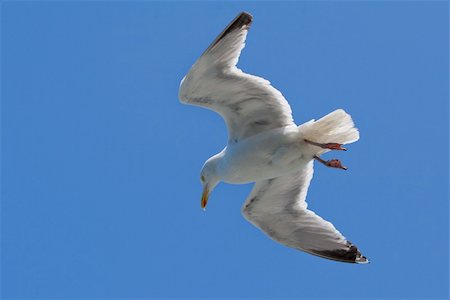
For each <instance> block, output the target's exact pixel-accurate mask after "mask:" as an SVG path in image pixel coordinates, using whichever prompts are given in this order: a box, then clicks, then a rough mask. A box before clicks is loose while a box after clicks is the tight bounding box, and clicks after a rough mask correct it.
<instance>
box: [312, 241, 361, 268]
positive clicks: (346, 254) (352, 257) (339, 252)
mask: <svg viewBox="0 0 450 300" xmlns="http://www.w3.org/2000/svg"><path fill="white" fill-rule="evenodd" d="M347 246H348V247H349V248H348V249H345V250H344V249H336V250H311V251H310V252H311V253H312V254H315V255H317V256H321V257H324V258H328V259H331V260H336V261H340V262H346V263H357V264H367V263H369V259H367V257H365V256H363V255H362V254H361V252H360V251H359V249H358V248H357V247H356V246H355V245H353V244H352V243H350V242H347Z"/></svg>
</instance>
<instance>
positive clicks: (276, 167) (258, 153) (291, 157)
mask: <svg viewBox="0 0 450 300" xmlns="http://www.w3.org/2000/svg"><path fill="white" fill-rule="evenodd" d="M303 145H304V143H303V142H302V140H301V139H299V136H298V134H297V131H295V130H275V131H271V132H268V133H267V134H260V135H258V136H255V137H254V138H249V139H246V140H243V141H241V142H238V143H235V144H232V145H228V146H227V148H226V150H225V153H224V154H225V155H224V157H223V160H222V166H221V170H222V172H221V173H222V174H221V175H222V176H221V177H222V180H223V181H225V182H228V183H235V184H240V183H249V182H255V181H259V180H264V179H269V178H274V177H279V176H281V175H284V174H286V173H290V172H292V171H294V170H296V169H298V168H301V167H302V166H304V165H305V164H306V163H308V162H309V161H310V160H311V159H312V156H311V155H310V154H308V153H306V152H305V151H304V150H305V149H306V148H304V147H303Z"/></svg>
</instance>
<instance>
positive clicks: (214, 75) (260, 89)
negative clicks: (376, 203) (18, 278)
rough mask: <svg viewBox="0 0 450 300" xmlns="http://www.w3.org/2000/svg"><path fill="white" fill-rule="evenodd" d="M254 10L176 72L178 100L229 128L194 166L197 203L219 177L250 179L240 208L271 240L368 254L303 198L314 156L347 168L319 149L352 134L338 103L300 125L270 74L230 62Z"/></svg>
mask: <svg viewBox="0 0 450 300" xmlns="http://www.w3.org/2000/svg"><path fill="white" fill-rule="evenodd" d="M252 20H253V17H252V16H251V15H250V14H248V13H246V12H242V13H240V14H239V15H238V16H237V17H236V18H235V19H234V20H233V21H232V22H231V23H230V24H229V25H228V26H227V27H226V28H225V30H224V31H223V32H222V33H221V34H220V35H219V36H218V37H217V38H216V39H215V40H214V41H213V42H212V44H211V45H210V46H209V47H208V48H207V49H206V50H205V52H204V53H203V54H202V55H201V56H200V58H199V59H198V60H197V61H196V62H195V64H194V65H193V66H192V67H191V69H190V70H189V72H188V73H187V75H186V76H185V77H184V78H183V79H182V81H181V83H180V89H179V98H180V101H181V102H182V103H184V104H190V105H196V106H201V107H205V108H208V109H210V110H213V111H215V112H217V113H219V114H220V115H221V116H222V117H223V118H224V120H225V122H226V124H227V128H228V143H227V145H226V147H225V148H224V149H223V150H222V151H221V152H220V153H218V154H216V155H214V156H212V157H211V158H209V159H208V160H207V161H206V162H205V164H204V165H203V168H202V170H201V175H200V181H201V183H202V185H203V194H202V198H201V207H202V208H205V207H206V204H207V202H208V198H209V195H210V193H211V191H212V190H213V189H214V188H215V187H216V186H217V184H218V183H219V182H221V181H223V182H226V183H232V184H243V183H251V182H255V185H254V187H253V190H252V191H251V193H250V195H249V196H248V198H247V200H246V201H245V203H244V205H243V206H242V214H243V215H244V217H245V218H246V219H247V220H248V221H249V222H251V223H252V224H253V225H255V226H256V227H258V228H259V229H261V230H262V231H263V232H265V233H266V234H267V235H268V236H269V237H271V238H272V239H273V240H275V241H277V242H279V243H281V244H284V245H286V246H288V247H292V248H295V249H298V250H301V251H305V252H307V253H310V254H313V255H317V256H320V257H324V258H327V259H332V260H336V261H341V262H348V263H367V262H368V259H367V258H366V257H365V256H363V255H362V254H361V252H360V250H359V249H358V248H357V247H356V246H355V245H354V244H352V243H351V242H349V241H348V240H347V239H346V238H345V237H344V236H343V235H342V234H341V233H340V232H339V231H338V230H337V229H336V228H335V227H334V226H333V224H331V223H330V222H328V221H326V220H324V219H322V218H321V217H320V216H318V215H317V214H315V213H314V212H313V211H311V210H309V209H308V208H307V203H306V201H305V199H306V194H307V191H308V187H309V184H310V181H311V179H312V176H313V163H314V160H316V161H318V162H320V163H322V164H324V165H326V166H328V167H331V168H338V169H344V170H346V169H347V168H346V167H345V166H343V165H342V163H341V162H340V161H339V160H337V159H332V160H324V159H322V158H321V157H320V155H321V154H323V153H325V152H327V151H331V150H336V151H338V150H341V151H343V150H346V149H345V148H343V145H344V144H349V143H353V142H355V141H357V140H358V139H359V132H358V130H357V129H356V128H355V127H354V123H353V121H352V118H351V117H350V115H349V114H347V113H346V112H345V111H344V110H342V109H338V110H335V111H333V112H331V113H330V114H328V115H326V116H324V117H322V118H321V119H319V120H317V121H316V120H311V121H309V122H306V123H304V124H302V125H300V126H297V125H296V124H295V123H294V120H293V118H292V111H291V108H290V106H289V104H288V102H287V101H286V99H285V98H284V97H283V95H282V94H281V93H280V92H279V91H278V90H277V89H275V88H274V87H273V86H272V85H271V84H270V82H269V81H267V80H265V79H263V78H261V77H257V76H254V75H250V74H247V73H244V72H242V71H241V70H240V69H238V68H237V67H236V64H237V62H238V59H239V56H240V53H241V51H242V49H243V48H244V46H245V39H246V36H247V32H248V30H249V28H250V25H251V23H252Z"/></svg>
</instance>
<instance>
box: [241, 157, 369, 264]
mask: <svg viewBox="0 0 450 300" xmlns="http://www.w3.org/2000/svg"><path fill="white" fill-rule="evenodd" d="M312 176H313V162H312V161H311V162H310V163H309V164H308V165H306V166H305V168H304V169H302V170H300V171H296V172H293V173H291V174H288V175H284V176H281V177H277V178H273V179H269V180H264V181H259V182H257V183H256V184H255V187H254V188H253V190H252V192H251V193H250V195H249V197H248V198H247V200H246V202H245V204H244V206H243V207H242V213H243V215H244V217H245V218H246V219H247V220H248V221H250V222H251V223H252V224H254V225H255V226H256V227H258V228H260V229H261V230H262V231H264V232H265V233H266V234H267V235H268V236H270V237H271V238H272V239H274V240H275V241H277V242H279V243H281V244H284V245H286V246H289V247H292V248H295V249H298V250H302V251H305V252H308V253H311V254H314V255H317V256H321V257H324V258H328V259H332V260H337V261H342V262H349V263H367V262H368V260H367V258H366V257H364V256H362V255H361V252H360V251H359V250H358V248H357V247H356V246H355V245H353V244H352V243H350V242H349V241H347V240H346V238H345V237H344V236H343V235H342V234H341V233H340V232H339V231H337V230H336V228H335V227H334V226H333V224H331V223H330V222H328V221H325V220H324V219H322V218H321V217H320V216H318V215H316V214H315V213H314V212H312V211H310V210H308V209H307V203H306V201H305V198H306V194H307V191H308V187H309V183H310V181H311V178H312Z"/></svg>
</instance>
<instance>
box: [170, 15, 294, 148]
mask: <svg viewBox="0 0 450 300" xmlns="http://www.w3.org/2000/svg"><path fill="white" fill-rule="evenodd" d="M251 23H252V16H251V15H249V14H248V13H245V12H243V13H241V14H239V15H238V16H237V17H236V18H235V19H234V20H233V21H232V22H231V23H230V24H229V25H228V27H227V28H225V30H224V31H223V32H222V33H221V34H220V35H219V36H218V37H217V38H216V39H215V40H214V42H213V43H212V44H211V45H210V46H209V47H208V49H206V51H205V52H204V53H203V55H202V56H201V57H200V58H199V59H198V60H197V62H196V63H195V64H194V65H193V66H192V67H191V69H190V70H189V72H188V73H187V75H186V76H185V77H184V78H183V80H182V81H181V84H180V90H179V98H180V101H181V102H182V103H185V104H191V105H197V106H203V107H205V108H208V109H211V110H214V111H216V112H217V113H219V114H220V115H221V116H222V117H223V118H224V119H225V121H226V123H227V127H228V135H229V142H237V141H239V140H241V139H244V138H247V137H249V136H252V135H255V134H258V133H260V132H263V131H267V130H271V129H274V128H279V127H284V126H287V125H293V124H294V123H293V120H292V112H291V108H290V106H289V104H288V102H287V101H286V99H285V98H284V97H283V95H282V94H281V93H280V92H279V91H278V90H277V89H275V88H274V87H273V86H271V85H270V82H269V81H267V80H265V79H263V78H260V77H257V76H253V75H250V74H246V73H243V72H242V71H241V70H240V69H238V68H237V67H236V64H237V62H238V59H239V55H240V53H241V50H242V49H243V48H244V45H245V38H246V36H247V31H248V28H249V27H250V24H251Z"/></svg>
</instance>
